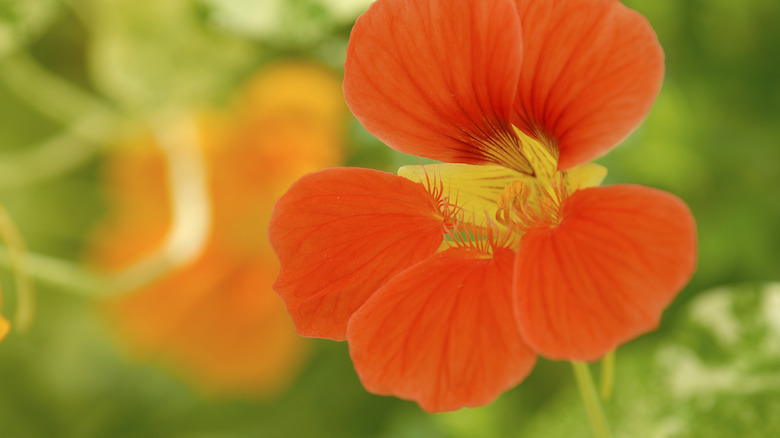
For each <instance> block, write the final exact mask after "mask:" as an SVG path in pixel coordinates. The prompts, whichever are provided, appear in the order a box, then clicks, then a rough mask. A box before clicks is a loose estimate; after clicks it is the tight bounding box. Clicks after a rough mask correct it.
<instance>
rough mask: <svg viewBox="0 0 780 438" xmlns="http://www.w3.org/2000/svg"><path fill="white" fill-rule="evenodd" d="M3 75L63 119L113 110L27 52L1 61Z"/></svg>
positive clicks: (31, 102) (49, 113)
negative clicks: (44, 65) (47, 68)
mask: <svg viewBox="0 0 780 438" xmlns="http://www.w3.org/2000/svg"><path fill="white" fill-rule="evenodd" d="M0 78H2V79H3V81H5V82H6V84H8V89H9V90H11V91H13V92H14V93H16V95H17V96H18V97H19V98H21V99H23V100H24V101H25V102H27V103H28V104H29V105H31V106H32V107H34V108H36V109H37V110H38V111H40V112H41V113H43V114H45V115H47V116H48V117H51V118H52V119H54V120H57V121H59V122H63V123H70V122H71V121H72V119H73V116H74V114H92V113H95V112H101V113H104V114H109V113H112V111H111V109H110V108H109V107H108V106H106V105H105V104H104V103H103V102H102V101H101V100H99V99H97V98H95V97H93V96H92V95H90V94H89V93H87V92H85V91H82V90H80V89H79V88H78V87H76V86H74V85H73V84H71V83H69V82H68V81H65V80H63V79H62V78H60V77H59V76H57V75H55V74H53V73H51V72H49V71H47V70H46V69H45V68H43V67H42V66H41V65H39V64H38V63H37V62H36V61H35V59H34V58H33V57H31V56H30V55H28V54H27V53H24V52H20V53H17V54H15V55H12V56H9V57H7V58H4V59H3V60H2V62H0ZM93 140H97V141H100V140H102V138H97V139H93Z"/></svg>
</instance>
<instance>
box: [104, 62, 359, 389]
mask: <svg viewBox="0 0 780 438" xmlns="http://www.w3.org/2000/svg"><path fill="white" fill-rule="evenodd" d="M347 115H348V112H347V108H346V106H345V105H344V98H343V96H342V93H341V87H340V78H339V77H338V75H335V74H333V73H332V72H330V71H328V70H327V69H324V68H322V67H320V66H317V65H313V64H310V63H307V62H299V61H287V62H282V63H276V64H272V65H270V66H267V67H265V68H263V69H262V70H261V71H260V72H259V73H258V74H257V75H256V76H254V77H252V78H251V79H250V80H249V82H248V83H247V84H246V86H245V87H243V88H242V89H241V90H240V91H239V93H238V96H237V99H236V101H235V102H233V105H231V106H230V107H229V108H227V109H226V110H223V111H209V112H202V113H199V114H197V115H195V116H194V117H195V119H196V120H197V129H198V131H199V134H200V136H201V138H202V145H201V146H200V147H202V148H203V155H204V156H205V162H206V167H207V169H206V170H207V172H208V190H209V195H210V201H211V206H212V211H211V216H212V228H211V230H210V232H209V237H208V240H207V242H206V244H205V247H204V249H203V250H202V252H201V253H199V254H198V255H197V256H196V257H195V259H194V260H193V261H192V262H189V263H186V264H184V265H183V266H180V267H178V268H176V269H174V270H172V271H170V272H167V273H165V274H164V275H162V276H161V277H160V278H157V279H155V280H154V281H152V282H151V283H150V284H148V285H145V286H143V287H141V288H139V289H137V290H132V291H129V292H128V293H125V294H123V295H121V296H119V297H117V298H112V299H108V300H105V302H103V303H102V305H101V310H102V311H103V312H104V313H105V314H106V315H107V318H106V320H107V322H108V323H109V324H110V325H111V326H112V328H113V329H114V331H115V332H116V333H117V335H118V337H119V338H120V339H121V340H122V341H123V345H125V346H126V349H127V351H128V353H130V355H131V356H133V357H135V358H137V359H142V360H154V361H156V362H160V363H163V364H165V365H166V366H168V367H170V368H172V369H173V370H175V371H176V372H177V373H178V374H181V375H182V376H183V377H185V378H187V379H188V380H189V381H191V382H192V383H193V384H194V385H195V386H196V387H198V388H200V389H203V390H204V391H206V392H207V393H210V394H216V395H248V396H256V395H270V394H273V393H274V392H276V391H278V390H280V389H282V388H283V387H284V386H285V385H286V384H287V383H289V382H290V381H291V379H292V378H293V377H294V376H295V375H296V372H297V371H298V370H299V369H300V366H301V365H302V364H303V361H304V359H305V357H306V355H307V351H308V347H309V345H308V342H307V340H305V339H302V338H300V337H299V336H298V335H297V334H296V333H295V330H294V328H293V326H292V323H291V322H290V318H289V316H288V314H287V312H286V311H285V309H284V304H283V302H282V301H281V300H280V299H279V297H278V296H277V295H276V294H275V293H274V292H273V289H272V285H273V281H274V279H275V277H276V275H277V274H278V271H279V263H278V260H277V259H276V257H275V256H274V253H273V251H272V249H271V247H270V245H269V243H268V241H267V239H266V236H265V228H266V226H267V224H268V222H269V221H270V217H271V210H272V208H273V203H274V202H275V200H276V198H277V197H278V196H279V195H280V194H281V193H283V191H284V190H285V189H286V187H288V186H289V185H290V184H291V183H292V182H293V181H295V180H296V179H297V178H299V177H300V176H301V175H303V174H305V173H307V172H311V171H314V170H318V169H322V168H324V167H328V166H334V165H338V164H339V163H340V162H341V161H342V159H343V158H342V154H343V148H342V145H343V137H344V131H345V127H346V123H347V120H348V119H347ZM155 142H156V139H155V138H153V137H152V136H150V135H141V136H138V137H137V138H132V139H130V140H129V141H128V142H127V144H124V145H123V147H120V148H117V149H116V150H114V151H112V153H111V154H110V155H109V156H108V157H107V166H106V176H107V181H106V186H107V188H108V190H107V192H108V195H110V201H111V210H110V212H109V213H110V214H109V217H108V218H107V220H106V221H105V223H104V224H103V226H102V228H101V229H100V231H99V233H97V236H96V239H95V242H96V248H95V249H94V251H93V254H92V257H93V258H94V259H95V263H96V264H98V265H99V266H100V267H101V268H103V270H105V271H109V272H122V270H123V269H125V268H126V267H127V266H132V265H133V264H134V263H135V262H137V261H138V260H140V259H142V258H143V257H145V256H146V255H148V254H150V253H152V252H154V251H155V250H157V249H158V248H159V247H160V246H161V244H162V243H163V242H164V241H165V239H166V235H167V234H168V232H169V229H170V227H171V223H172V217H171V200H170V199H169V193H168V190H167V189H166V172H167V170H166V166H165V161H164V158H163V154H162V153H161V152H160V148H159V147H158V146H156V145H155ZM193 147H197V146H193Z"/></svg>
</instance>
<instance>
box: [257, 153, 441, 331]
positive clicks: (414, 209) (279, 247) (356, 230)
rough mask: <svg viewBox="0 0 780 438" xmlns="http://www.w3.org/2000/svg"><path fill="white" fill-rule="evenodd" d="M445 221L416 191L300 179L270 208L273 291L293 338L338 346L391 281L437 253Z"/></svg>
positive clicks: (336, 176)
mask: <svg viewBox="0 0 780 438" xmlns="http://www.w3.org/2000/svg"><path fill="white" fill-rule="evenodd" d="M443 221H444V218H443V216H442V214H441V213H440V212H439V208H438V206H437V200H436V199H435V198H434V197H433V196H432V195H431V194H430V193H428V192H427V191H426V190H425V187H423V186H422V185H420V184H415V183H413V182H411V181H409V180H407V179H404V178H401V177H399V176H395V175H393V174H390V173H385V172H379V171H375V170H368V169H349V168H337V169H328V170H324V171H321V172H317V173H312V174H309V175H307V176H304V177H303V178H301V179H300V180H299V181H298V182H297V183H295V184H294V185H293V186H292V187H291V188H290V190H289V191H288V192H287V193H286V194H285V195H284V196H282V197H281V198H280V199H279V201H278V202H277V204H276V206H275V207H274V212H273V216H272V218H271V225H270V227H269V229H268V236H269V239H270V242H271V245H272V246H273V248H274V250H275V251H276V254H277V255H278V256H279V260H280V261H281V265H282V268H281V272H280V274H279V278H278V279H277V281H276V283H275V284H274V289H276V291H277V292H278V293H279V294H280V295H281V296H282V298H283V299H284V301H285V303H286V304H287V310H288V311H289V312H290V314H291V315H292V317H293V321H294V322H295V327H296V329H297V330H298V333H300V334H301V335H304V336H315V337H322V338H331V339H337V340H342V339H344V338H345V336H346V329H347V321H348V320H349V318H350V317H351V316H352V313H353V312H355V310H357V309H358V308H359V307H360V306H361V305H362V304H363V302H365V300H366V299H367V298H368V297H369V296H370V295H371V294H372V293H374V292H375V291H376V290H377V289H379V288H380V287H381V286H382V285H384V284H385V283H386V282H387V281H388V280H389V279H390V278H392V277H393V276H394V275H396V274H397V273H399V272H401V271H402V270H404V269H406V268H407V267H409V266H411V265H413V264H415V263H417V262H419V261H420V260H422V259H424V258H425V257H428V256H429V255H431V254H433V253H434V252H436V250H437V249H438V247H439V245H440V244H441V242H442V224H443Z"/></svg>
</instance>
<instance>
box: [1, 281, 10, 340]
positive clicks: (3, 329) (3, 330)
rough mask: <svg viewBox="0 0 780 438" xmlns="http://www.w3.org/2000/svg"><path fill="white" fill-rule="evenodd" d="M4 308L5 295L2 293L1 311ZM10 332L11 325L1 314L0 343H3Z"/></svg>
mask: <svg viewBox="0 0 780 438" xmlns="http://www.w3.org/2000/svg"><path fill="white" fill-rule="evenodd" d="M2 308H3V294H1V293H0V309H2ZM10 330H11V323H9V322H8V320H7V319H5V318H3V315H2V314H0V341H2V340H3V339H4V338H5V335H7V334H8V332H9V331H10Z"/></svg>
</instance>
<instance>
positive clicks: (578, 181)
mask: <svg viewBox="0 0 780 438" xmlns="http://www.w3.org/2000/svg"><path fill="white" fill-rule="evenodd" d="M515 132H516V134H517V137H518V139H519V147H520V148H521V149H522V150H521V152H522V155H523V156H524V157H525V158H526V159H527V161H528V163H529V164H530V166H531V167H532V168H533V175H529V174H526V173H521V172H518V171H516V170H513V169H512V168H511V167H509V166H499V165H492V164H490V165H468V164H430V165H423V166H404V167H402V168H401V169H399V170H398V174H399V175H400V176H402V177H404V178H407V179H410V180H412V181H415V182H419V183H421V184H423V185H426V187H428V189H429V191H430V192H431V193H434V194H435V195H436V196H437V199H439V203H440V204H443V205H446V206H447V209H448V211H449V212H453V211H454V212H457V213H456V214H455V215H448V217H451V218H453V219H454V221H453V220H450V221H449V223H448V225H451V224H454V227H453V228H452V229H451V230H450V232H449V233H448V234H450V237H451V241H455V242H456V243H457V242H460V243H461V244H466V245H469V246H475V247H478V249H483V248H486V247H490V246H494V244H495V243H496V242H500V243H506V242H507V241H508V240H509V238H510V237H511V235H514V236H515V237H519V236H520V235H522V234H523V233H525V231H526V230H528V229H530V228H533V227H538V226H549V227H554V226H556V225H558V224H559V223H560V220H561V217H560V213H561V208H562V206H563V203H564V201H565V200H566V198H567V197H568V196H569V195H570V194H572V193H574V192H575V191H576V190H580V189H583V188H586V187H593V186H597V185H599V184H600V183H601V181H602V180H603V179H604V177H605V176H606V169H605V168H604V167H602V166H599V165H596V164H590V163H589V164H584V165H582V166H579V167H576V168H574V169H570V170H567V171H559V170H558V154H557V149H556V148H555V147H554V146H551V145H546V144H544V143H542V142H540V141H538V140H536V139H534V138H532V137H530V136H528V135H526V134H525V133H523V132H522V131H520V130H518V129H515ZM453 235H455V237H452V236H453ZM514 240H515V241H519V239H514ZM485 241H489V242H488V243H489V245H485V244H483V243H484V242H485ZM480 242H482V243H480ZM515 244H517V242H515Z"/></svg>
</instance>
